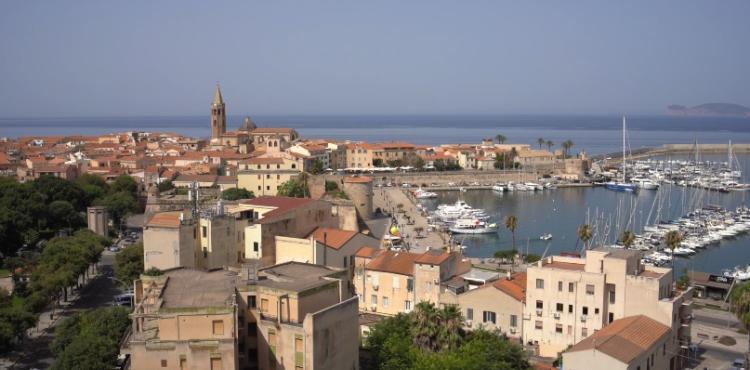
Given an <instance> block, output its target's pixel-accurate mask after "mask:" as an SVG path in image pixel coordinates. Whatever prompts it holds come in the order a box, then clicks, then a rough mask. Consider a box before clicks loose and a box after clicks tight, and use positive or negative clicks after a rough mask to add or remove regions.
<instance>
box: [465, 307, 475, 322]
mask: <svg viewBox="0 0 750 370" xmlns="http://www.w3.org/2000/svg"><path fill="white" fill-rule="evenodd" d="M466 320H474V309H473V308H467V309H466Z"/></svg>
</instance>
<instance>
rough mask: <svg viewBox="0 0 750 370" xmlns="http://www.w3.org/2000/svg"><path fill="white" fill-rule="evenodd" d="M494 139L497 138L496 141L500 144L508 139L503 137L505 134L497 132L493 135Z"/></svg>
mask: <svg viewBox="0 0 750 370" xmlns="http://www.w3.org/2000/svg"><path fill="white" fill-rule="evenodd" d="M495 140H497V142H498V143H500V144H505V142H506V141H507V140H508V138H507V137H505V135H503V134H497V135H495Z"/></svg>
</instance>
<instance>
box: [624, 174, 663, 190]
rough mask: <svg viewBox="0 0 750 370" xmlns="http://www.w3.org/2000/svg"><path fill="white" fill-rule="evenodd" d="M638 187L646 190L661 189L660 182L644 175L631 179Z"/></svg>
mask: <svg viewBox="0 0 750 370" xmlns="http://www.w3.org/2000/svg"><path fill="white" fill-rule="evenodd" d="M630 181H631V182H632V183H634V184H635V186H636V187H637V188H638V189H644V190H659V183H658V182H656V181H653V180H651V179H646V178H642V177H634V178H632V179H631V180H630Z"/></svg>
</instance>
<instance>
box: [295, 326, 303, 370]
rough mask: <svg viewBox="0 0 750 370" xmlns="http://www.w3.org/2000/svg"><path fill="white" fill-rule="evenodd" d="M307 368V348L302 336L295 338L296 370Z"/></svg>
mask: <svg viewBox="0 0 750 370" xmlns="http://www.w3.org/2000/svg"><path fill="white" fill-rule="evenodd" d="M304 366H305V346H304V343H303V342H302V336H301V335H295V336H294V369H295V370H297V369H302V368H303V367H304Z"/></svg>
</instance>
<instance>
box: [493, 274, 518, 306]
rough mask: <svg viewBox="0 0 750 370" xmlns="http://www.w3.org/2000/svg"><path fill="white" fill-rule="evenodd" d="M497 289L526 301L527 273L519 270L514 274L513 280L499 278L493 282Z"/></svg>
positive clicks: (516, 298)
mask: <svg viewBox="0 0 750 370" xmlns="http://www.w3.org/2000/svg"><path fill="white" fill-rule="evenodd" d="M492 286H493V287H495V289H497V290H499V291H501V292H503V293H505V294H507V295H509V296H511V297H513V299H515V300H517V301H520V302H526V273H525V272H519V273H517V274H515V275H513V276H512V279H511V280H508V279H499V280H495V282H493V283H492Z"/></svg>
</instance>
